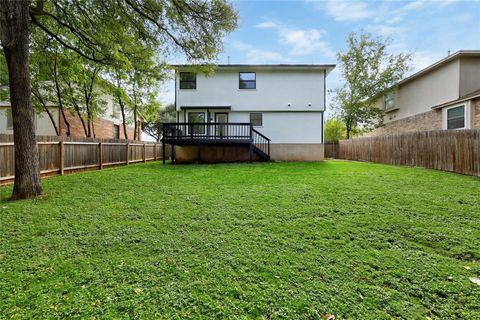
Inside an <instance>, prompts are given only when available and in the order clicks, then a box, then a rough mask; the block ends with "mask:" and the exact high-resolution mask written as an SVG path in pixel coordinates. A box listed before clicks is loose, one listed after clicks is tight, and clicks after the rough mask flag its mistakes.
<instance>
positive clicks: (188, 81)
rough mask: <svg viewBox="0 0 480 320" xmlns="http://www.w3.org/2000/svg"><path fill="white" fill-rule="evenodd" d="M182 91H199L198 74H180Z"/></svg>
mask: <svg viewBox="0 0 480 320" xmlns="http://www.w3.org/2000/svg"><path fill="white" fill-rule="evenodd" d="M180 89H197V74H196V73H195V72H180Z"/></svg>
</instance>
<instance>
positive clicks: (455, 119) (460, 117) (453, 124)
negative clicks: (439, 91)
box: [447, 105, 465, 129]
mask: <svg viewBox="0 0 480 320" xmlns="http://www.w3.org/2000/svg"><path fill="white" fill-rule="evenodd" d="M463 128H465V106H464V105H463V106H459V107H454V108H450V109H447V129H463Z"/></svg>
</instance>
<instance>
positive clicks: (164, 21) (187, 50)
mask: <svg viewBox="0 0 480 320" xmlns="http://www.w3.org/2000/svg"><path fill="white" fill-rule="evenodd" d="M236 22H237V13H236V11H235V10H234V9H233V8H232V7H231V6H230V5H229V4H228V3H227V2H226V1H223V0H213V1H203V0H149V1H143V0H89V1H88V0H36V1H33V0H32V1H28V0H19V1H11V0H0V42H1V45H2V49H3V52H4V55H5V59H6V64H7V69H8V78H9V88H10V90H9V94H10V102H11V105H12V115H13V126H14V141H15V184H14V189H13V195H12V198H14V199H18V198H29V197H34V196H36V195H39V194H41V192H42V189H41V185H40V178H39V164H38V151H37V148H36V140H35V130H34V123H33V110H34V109H33V104H32V101H31V90H32V87H31V80H30V69H29V67H30V64H29V59H30V57H29V53H30V51H29V45H30V43H31V34H32V33H37V32H38V33H39V34H40V36H42V35H43V36H44V37H45V38H48V39H50V41H52V42H55V43H57V45H58V46H59V47H61V48H62V49H68V50H71V51H73V52H75V53H76V54H78V55H79V56H81V57H82V58H83V59H85V60H88V61H90V62H92V63H97V64H99V65H111V64H113V63H114V62H115V61H119V60H120V61H124V62H125V63H126V64H128V62H129V59H130V58H131V55H130V52H129V50H130V49H131V48H132V47H133V46H132V45H131V43H128V42H126V41H125V39H132V38H133V39H136V40H137V42H136V47H137V48H143V47H151V48H155V51H156V53H157V54H160V55H163V58H165V57H166V55H168V54H171V53H181V54H183V55H184V56H186V57H187V59H188V60H190V61H193V62H208V61H210V60H212V59H214V58H215V57H216V56H217V53H218V52H219V51H220V50H221V48H222V38H223V36H224V35H225V34H227V33H228V32H231V31H233V30H234V29H235V27H236ZM129 35H133V37H132V38H129ZM98 68H100V67H98ZM94 70H95V69H89V71H92V72H93V71H94Z"/></svg>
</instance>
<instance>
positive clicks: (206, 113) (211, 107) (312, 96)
mask: <svg viewBox="0 0 480 320" xmlns="http://www.w3.org/2000/svg"><path fill="white" fill-rule="evenodd" d="M334 67H335V65H316V64H315V65H303V64H295V65H293V64H292V65H247V64H245V65H241V64H240V65H239V64H236V65H233V64H232V65H230V64H228V65H217V66H215V72H214V73H213V75H209V74H205V73H202V72H195V71H194V70H195V69H194V66H191V65H177V66H176V70H177V71H176V81H175V105H176V111H177V123H176V124H166V125H165V126H164V128H165V132H164V140H163V141H164V142H165V143H168V144H171V145H173V146H175V147H173V148H172V150H173V151H174V152H173V154H174V158H175V161H178V162H194V161H202V162H225V161H242V160H255V159H273V160H288V161H317V160H322V159H323V157H324V151H323V122H324V116H323V114H324V111H325V104H326V99H325V93H326V92H325V88H326V77H327V75H328V74H329V73H330V72H331V71H332V70H333V68H334Z"/></svg>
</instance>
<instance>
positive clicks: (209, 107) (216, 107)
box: [180, 106, 232, 110]
mask: <svg viewBox="0 0 480 320" xmlns="http://www.w3.org/2000/svg"><path fill="white" fill-rule="evenodd" d="M180 109H181V110H186V109H228V110H230V109H232V106H180Z"/></svg>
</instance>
